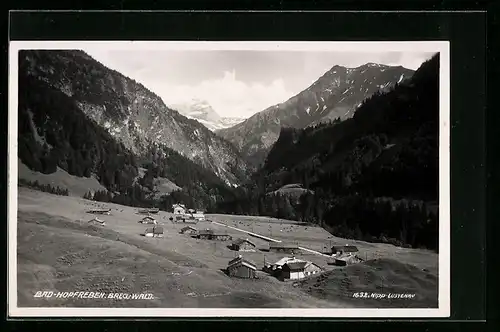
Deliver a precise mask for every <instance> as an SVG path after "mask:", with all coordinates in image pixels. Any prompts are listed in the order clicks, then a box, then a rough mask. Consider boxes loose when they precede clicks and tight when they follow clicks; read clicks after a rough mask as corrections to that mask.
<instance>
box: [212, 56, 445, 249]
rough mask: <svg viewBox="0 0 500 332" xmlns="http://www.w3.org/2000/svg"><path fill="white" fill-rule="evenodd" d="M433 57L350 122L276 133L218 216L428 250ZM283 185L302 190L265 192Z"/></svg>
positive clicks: (432, 234) (434, 226)
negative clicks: (293, 223)
mask: <svg viewBox="0 0 500 332" xmlns="http://www.w3.org/2000/svg"><path fill="white" fill-rule="evenodd" d="M438 128H439V55H438V54H437V55H435V56H434V57H433V58H432V59H430V60H429V61H427V62H425V63H424V64H422V66H421V67H420V68H419V69H418V70H417V71H416V72H415V73H414V75H413V76H412V78H411V79H409V80H407V81H404V82H401V83H400V84H396V86H395V87H394V88H393V89H391V90H390V91H389V92H385V93H380V92H378V93H376V94H374V95H373V96H371V97H369V98H368V99H366V100H365V101H364V102H363V104H362V105H361V106H360V107H359V108H358V109H357V111H356V113H355V114H354V117H353V118H351V119H347V120H345V121H342V122H341V121H338V120H337V121H333V122H331V123H328V124H320V125H317V126H315V127H309V128H305V129H301V130H300V129H291V128H289V129H282V130H281V133H280V137H279V139H278V141H277V142H276V143H275V144H274V145H273V147H272V149H271V151H270V153H269V155H268V157H267V160H266V162H265V164H264V166H263V168H262V169H261V170H260V171H258V172H257V173H256V174H255V175H254V178H253V179H252V181H251V182H249V184H247V185H246V186H245V187H243V188H240V189H239V191H238V192H237V193H236V194H235V196H234V197H233V199H232V201H230V202H228V201H226V202H225V203H224V204H220V205H219V208H220V209H221V210H223V211H225V212H232V213H249V214H254V213H258V214H267V215H274V216H278V217H282V218H292V219H298V220H303V221H304V222H312V223H320V224H322V225H324V226H325V228H327V229H329V230H330V231H332V232H333V233H334V234H336V235H338V236H345V237H352V238H359V239H364V240H369V241H384V242H393V243H395V244H399V245H410V246H415V247H418V246H424V247H428V248H434V249H435V248H437V238H438V233H437V232H438V221H437V212H436V207H437V200H438V184H439V182H438V164H439V163H438V156H439V151H438V136H439V135H438ZM291 183H300V184H302V185H303V187H304V188H305V189H307V190H311V192H309V193H306V194H304V195H302V196H301V197H300V199H296V198H293V197H289V196H287V195H275V194H269V193H270V192H272V191H274V190H276V189H278V188H280V187H282V186H284V185H287V184H291Z"/></svg>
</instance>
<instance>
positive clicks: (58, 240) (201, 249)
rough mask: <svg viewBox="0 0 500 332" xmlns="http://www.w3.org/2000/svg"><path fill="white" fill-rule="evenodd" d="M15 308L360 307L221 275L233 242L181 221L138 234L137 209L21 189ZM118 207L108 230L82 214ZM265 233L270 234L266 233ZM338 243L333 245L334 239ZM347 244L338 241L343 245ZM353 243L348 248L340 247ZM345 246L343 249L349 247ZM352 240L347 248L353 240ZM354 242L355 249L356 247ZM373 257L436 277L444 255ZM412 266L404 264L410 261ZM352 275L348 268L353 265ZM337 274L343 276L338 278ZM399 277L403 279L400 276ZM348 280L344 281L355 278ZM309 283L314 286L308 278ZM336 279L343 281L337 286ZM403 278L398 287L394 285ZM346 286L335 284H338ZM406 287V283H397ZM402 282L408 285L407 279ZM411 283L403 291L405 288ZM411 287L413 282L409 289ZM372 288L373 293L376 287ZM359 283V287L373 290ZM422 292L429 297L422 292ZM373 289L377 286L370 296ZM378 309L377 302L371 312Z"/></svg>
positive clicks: (314, 237) (282, 232)
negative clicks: (67, 295)
mask: <svg viewBox="0 0 500 332" xmlns="http://www.w3.org/2000/svg"><path fill="white" fill-rule="evenodd" d="M18 204H19V207H18V225H17V226H18V240H17V241H18V248H17V255H18V271H17V273H18V274H17V275H18V305H19V306H35V307H36V306H93V307H184V308H186V307H195V308H196V307H212V308H214V307H242V308H243V307H264V308H267V307H295V308H307V307H309V308H335V307H337V308H346V307H357V306H360V303H359V300H358V301H357V302H353V301H352V299H350V298H346V297H341V296H339V297H336V296H325V297H322V296H318V294H316V293H314V292H309V291H308V288H307V287H306V288H302V287H295V286H294V285H293V282H280V281H278V280H276V279H275V278H273V277H271V276H268V275H267V274H265V273H264V272H261V271H259V272H258V276H259V278H258V279H256V280H246V279H237V278H229V277H228V276H226V275H225V274H224V273H223V272H222V270H223V269H224V268H225V267H226V266H227V263H228V262H229V260H231V259H233V258H234V257H235V256H236V255H238V254H239V253H238V252H234V251H231V250H230V249H229V248H227V246H228V245H229V244H230V241H207V240H199V239H195V238H192V237H190V236H189V235H187V234H180V233H179V232H180V230H181V228H183V227H184V226H185V225H184V224H182V223H178V224H177V223H172V222H171V221H170V220H169V217H170V216H171V214H170V213H166V212H163V211H160V212H159V214H158V215H156V216H155V218H156V219H157V220H158V221H159V224H160V225H162V227H163V228H164V231H165V233H164V238H146V237H143V236H140V234H141V233H142V232H143V231H144V229H145V227H147V226H148V225H141V224H139V223H138V222H137V221H138V220H140V219H141V218H142V217H143V216H141V215H140V214H137V210H138V209H136V208H132V207H126V206H121V205H117V204H112V203H101V202H93V201H88V200H84V199H80V198H77V197H64V196H56V195H52V194H48V193H43V192H39V191H35V190H31V189H27V188H19V189H18ZM95 208H109V209H111V215H110V216H100V217H99V218H101V219H103V220H104V221H105V222H106V226H94V225H89V224H88V220H90V219H92V218H93V217H94V216H93V215H90V214H88V213H86V212H85V211H87V210H89V209H95ZM208 218H209V219H213V220H216V221H220V222H223V223H226V224H228V225H231V226H236V227H239V228H242V229H248V230H251V229H252V228H253V231H254V232H256V233H260V234H262V235H266V236H268V235H269V232H272V235H273V236H272V237H273V238H274V237H278V238H280V239H283V240H286V241H292V240H293V241H295V240H298V239H299V241H300V245H301V246H305V247H308V248H311V249H314V247H315V246H316V247H318V248H319V247H321V246H322V244H323V243H327V242H328V241H329V240H330V239H329V237H331V235H330V234H329V233H327V232H326V231H324V230H323V229H321V228H317V227H307V226H303V225H298V224H296V223H294V222H290V221H280V220H277V219H272V218H264V217H243V216H224V215H209V216H208ZM193 226H194V227H195V228H197V229H201V228H212V229H216V230H220V231H222V232H227V233H228V234H230V235H232V236H233V238H238V237H247V236H246V235H245V234H244V233H241V232H238V231H237V230H232V229H229V228H227V227H224V226H219V225H215V224H212V223H211V222H208V221H206V222H199V223H198V224H196V225H193ZM266 230H267V233H266ZM334 239H336V238H334ZM251 240H252V242H254V243H255V244H256V245H257V250H256V251H255V252H248V253H247V252H245V253H241V254H242V255H243V256H244V257H248V258H249V259H251V260H253V261H254V262H256V263H257V265H258V268H261V267H262V266H263V264H264V259H265V260H266V261H268V262H269V261H270V262H275V261H277V260H279V259H280V258H282V257H283V256H284V255H283V254H277V253H272V252H263V251H261V250H259V248H267V246H268V244H267V242H266V241H264V240H261V239H257V238H252V239H251ZM338 240H339V241H340V239H338ZM341 241H343V242H346V240H341ZM343 242H342V243H343ZM348 242H349V241H348ZM351 242H352V241H351ZM357 245H358V247H363V249H364V250H366V251H379V252H381V253H385V254H386V258H391V259H394V257H398V258H400V259H398V261H404V262H405V263H407V264H410V265H415V266H416V267H415V269H417V270H421V269H422V268H423V267H426V269H428V270H429V271H430V272H429V273H430V274H433V275H435V273H434V272H433V271H435V270H436V269H437V255H435V254H432V253H430V252H427V251H422V250H420V251H419V250H413V249H402V248H397V247H394V246H391V245H383V244H380V245H379V244H365V243H361V244H359V243H358V244H357ZM296 256H297V257H298V258H301V259H305V260H311V261H313V262H314V263H316V264H318V265H320V266H323V267H324V268H325V269H326V270H327V271H332V272H326V274H325V275H328V273H334V272H337V271H341V269H340V268H338V267H334V266H330V265H327V261H328V258H326V257H323V256H319V255H314V254H312V253H304V254H301V255H296ZM403 259H405V260H403ZM348 268H350V267H348ZM339 273H340V272H339ZM394 273H395V274H396V275H398V273H399V272H398V271H395V272H394ZM348 275H349V274H347V276H348ZM311 280H312V279H311ZM332 280H336V279H332ZM395 280H399V279H395ZM337 282H339V280H336V281H332V284H331V286H329V287H335V284H336V283H337ZM398 282H399V281H398ZM401 282H402V281H401ZM403 284H404V283H403ZM404 285H406V284H404ZM372 286H373V285H372ZM372 286H370V284H369V283H368V284H364V283H363V282H360V283H359V287H358V286H356V287H353V288H352V291H354V290H355V289H358V288H359V289H360V290H359V291H361V290H362V289H367V288H370V287H372ZM421 287H422V288H423V290H422V292H424V291H425V292H428V293H432V294H434V296H435V297H436V298H437V292H436V291H435V288H433V287H431V285H428V284H426V283H422V284H421ZM424 288H425V289H424ZM40 290H42V291H43V290H47V291H68V292H71V291H99V290H101V291H104V292H126V293H135V292H150V293H152V294H153V295H154V296H155V299H154V300H112V299H88V300H85V299H40V298H34V297H33V295H34V294H35V293H36V291H40ZM375 290H376V288H375V287H374V286H373V291H375ZM371 305H372V306H376V305H377V303H373V304H371Z"/></svg>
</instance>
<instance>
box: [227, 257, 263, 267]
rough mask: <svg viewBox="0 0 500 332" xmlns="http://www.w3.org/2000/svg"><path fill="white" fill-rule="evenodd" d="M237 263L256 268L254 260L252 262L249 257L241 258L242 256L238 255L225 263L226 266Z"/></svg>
mask: <svg viewBox="0 0 500 332" xmlns="http://www.w3.org/2000/svg"><path fill="white" fill-rule="evenodd" d="M238 263H242V264H243V265H246V266H248V267H249V268H251V269H254V270H256V269H257V265H256V264H255V263H254V262H252V261H251V260H249V259H246V258H243V257H242V256H238V257H236V258H234V259H232V260H230V261H229V263H228V264H227V266H228V267H229V266H233V265H235V264H238ZM245 263H246V264H245ZM249 265H250V266H249Z"/></svg>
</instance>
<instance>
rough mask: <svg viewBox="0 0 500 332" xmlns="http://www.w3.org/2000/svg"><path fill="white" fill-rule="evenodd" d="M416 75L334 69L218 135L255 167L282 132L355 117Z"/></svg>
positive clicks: (398, 70)
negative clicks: (373, 97) (372, 101)
mask: <svg viewBox="0 0 500 332" xmlns="http://www.w3.org/2000/svg"><path fill="white" fill-rule="evenodd" d="M412 74H413V71H412V70H409V69H406V68H403V67H401V66H398V67H391V66H385V65H379V64H373V63H368V64H365V65H363V66H360V67H357V68H345V67H341V66H334V67H332V68H331V69H330V70H329V71H328V72H326V73H325V74H324V75H323V76H321V77H320V78H319V79H318V80H317V81H316V82H314V83H313V84H312V85H311V86H310V87H308V88H307V89H306V90H304V91H302V92H301V93H299V94H298V95H296V96H294V97H292V98H290V99H289V100H287V101H286V102H284V103H281V104H278V105H274V106H271V107H269V108H267V109H266V110H264V111H262V112H260V113H257V114H255V115H253V116H252V117H250V118H249V119H247V120H245V121H244V122H242V123H240V124H238V125H236V126H234V127H231V128H227V129H222V130H219V131H217V133H218V134H219V135H221V136H222V137H224V138H226V139H227V140H229V141H231V142H232V143H233V144H234V145H235V146H236V147H237V148H238V149H239V150H240V151H241V152H242V154H243V155H244V156H246V157H247V158H248V159H249V160H250V161H252V162H253V163H255V164H260V163H262V162H263V161H264V159H265V156H266V155H267V152H268V151H269V149H270V148H271V146H272V145H273V144H274V142H276V140H277V139H278V136H279V133H280V130H281V128H284V127H290V128H306V127H307V126H310V125H314V124H318V123H321V122H325V121H330V120H334V119H337V118H340V119H341V120H344V119H346V118H349V117H352V116H353V114H354V111H355V109H356V108H357V107H358V106H359V105H360V103H361V102H362V101H363V100H364V99H366V98H367V97H369V96H371V95H372V94H373V93H375V92H377V91H380V90H383V91H386V90H388V89H390V88H391V86H393V85H394V84H395V83H397V82H401V81H403V80H405V79H407V78H409V77H411V75H412Z"/></svg>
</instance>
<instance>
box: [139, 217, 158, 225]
mask: <svg viewBox="0 0 500 332" xmlns="http://www.w3.org/2000/svg"><path fill="white" fill-rule="evenodd" d="M139 222H140V223H141V224H153V225H156V224H158V223H157V221H156V219H155V218H153V217H150V216H147V217H144V218H142V219H141V220H139Z"/></svg>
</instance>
